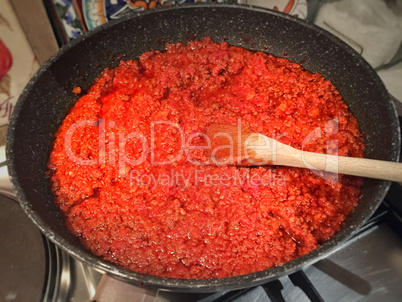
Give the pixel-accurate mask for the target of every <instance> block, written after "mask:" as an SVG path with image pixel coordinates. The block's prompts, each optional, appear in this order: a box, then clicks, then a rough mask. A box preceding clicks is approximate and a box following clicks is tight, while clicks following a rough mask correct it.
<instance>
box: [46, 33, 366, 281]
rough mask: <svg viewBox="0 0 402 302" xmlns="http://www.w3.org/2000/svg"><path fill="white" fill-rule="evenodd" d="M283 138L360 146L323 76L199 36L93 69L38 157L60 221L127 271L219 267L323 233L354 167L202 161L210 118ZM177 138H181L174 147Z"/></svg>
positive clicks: (345, 198) (277, 255) (349, 206)
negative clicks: (344, 170) (329, 169)
mask: <svg viewBox="0 0 402 302" xmlns="http://www.w3.org/2000/svg"><path fill="white" fill-rule="evenodd" d="M239 119H240V121H241V124H242V126H244V127H247V128H250V129H251V130H254V131H257V132H260V133H263V134H265V135H267V136H271V137H274V138H276V139H277V140H279V141H280V142H282V143H286V144H289V145H291V146H293V147H295V148H299V149H303V150H307V151H314V152H321V153H331V154H334V153H336V152H337V153H338V154H339V155H344V156H354V157H362V156H363V151H364V144H363V139H362V136H361V133H360V131H359V128H358V123H357V121H356V119H355V118H354V117H353V116H352V114H351V113H350V112H349V111H348V108H347V105H346V104H345V103H344V102H343V100H342V97H341V95H340V94H339V92H338V91H337V90H336V88H335V87H334V86H333V85H332V84H331V83H330V82H329V81H327V80H325V79H324V77H323V76H322V75H320V74H318V73H316V74H312V73H311V72H309V71H307V70H305V69H304V68H303V67H301V66H300V65H298V64H295V63H292V62H290V61H289V60H287V59H282V58H276V57H274V56H273V55H270V54H266V53H263V52H251V51H248V50H246V49H243V48H239V47H234V46H230V45H228V44H227V43H221V44H216V43H214V42H212V41H211V40H210V39H209V38H204V39H202V40H201V41H194V42H191V43H189V44H188V45H184V44H181V43H177V44H170V45H167V47H166V51H165V52H159V51H150V52H146V53H144V54H142V55H141V56H140V57H139V59H138V60H128V61H121V62H120V64H119V66H118V67H116V68H114V69H106V70H105V71H104V72H103V73H102V74H101V75H100V76H99V77H98V79H97V80H96V82H95V83H94V85H93V86H92V87H91V88H90V90H89V91H88V92H87V93H86V94H85V95H84V96H82V97H81V98H80V99H79V101H78V102H77V103H76V104H75V106H74V107H73V108H72V110H71V111H70V112H69V114H68V115H67V117H66V118H65V120H64V122H63V123H62V126H61V127H60V129H59V131H58V132H57V134H56V139H55V142H54V147H53V150H52V152H51V155H50V159H49V162H48V167H49V171H50V178H51V188H52V192H53V193H54V196H55V202H56V204H57V206H58V207H59V208H60V210H61V211H62V212H63V213H64V215H65V220H66V225H67V227H68V228H69V230H70V231H71V232H72V233H73V234H74V235H76V236H77V237H79V238H80V240H81V241H82V243H83V245H84V246H85V247H86V248H88V249H89V250H91V251H92V253H94V254H95V255H98V256H100V257H102V258H103V259H105V260H107V261H110V262H112V263H115V264H117V265H118V266H120V267H123V268H126V269H129V270H133V271H135V272H140V273H146V274H152V275H157V276H162V277H174V278H221V277H228V276H236V275H241V274H247V273H251V272H256V271H261V270H264V269H267V268H270V267H273V266H278V265H281V264H283V263H286V262H288V261H291V260H293V259H295V258H298V257H300V256H302V255H304V254H306V253H309V252H310V251H312V250H314V249H316V248H317V247H318V246H319V245H320V244H322V243H323V242H325V241H326V240H328V239H329V238H330V237H331V236H333V235H334V234H335V233H336V232H337V231H338V230H339V229H340V228H341V225H342V222H343V221H344V220H345V218H346V216H347V215H348V214H349V213H350V212H351V211H352V210H353V208H354V207H355V206H356V204H357V203H358V201H359V198H360V188H361V185H362V179H360V178H355V177H347V176H344V175H337V178H336V175H327V174H323V173H318V172H314V171H311V170H309V169H299V168H287V167H279V166H264V167H258V168H239V167H234V166H213V165H202V164H200V163H201V162H205V161H207V160H208V157H209V155H210V152H211V150H208V148H207V147H205V148H194V146H198V147H200V146H207V145H206V140H205V138H204V137H202V136H200V135H198V134H197V133H203V132H204V131H205V127H206V126H207V125H209V124H210V123H212V122H215V123H223V124H236V123H237V122H238V121H239ZM183 139H184V140H185V141H186V142H187V143H186V144H185V146H184V148H183V146H182V141H183Z"/></svg>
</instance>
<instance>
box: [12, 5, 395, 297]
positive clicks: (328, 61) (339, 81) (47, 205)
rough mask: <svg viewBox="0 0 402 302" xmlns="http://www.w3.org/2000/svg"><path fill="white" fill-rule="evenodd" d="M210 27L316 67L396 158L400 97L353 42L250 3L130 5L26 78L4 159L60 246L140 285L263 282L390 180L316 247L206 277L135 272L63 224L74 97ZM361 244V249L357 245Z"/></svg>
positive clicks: (378, 149) (370, 206)
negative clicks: (62, 147) (58, 141)
mask: <svg viewBox="0 0 402 302" xmlns="http://www.w3.org/2000/svg"><path fill="white" fill-rule="evenodd" d="M204 36H210V37H212V39H213V40H214V41H216V42H221V41H227V42H229V43H230V44H232V45H237V46H241V47H245V48H248V49H252V50H261V51H265V52H270V53H272V54H274V55H276V56H278V57H284V56H285V52H286V53H287V55H286V57H287V58H288V59H290V60H291V61H293V62H296V63H301V64H302V65H303V66H304V67H305V68H306V69H308V70H310V71H312V72H320V73H321V74H323V75H324V77H325V78H326V79H328V80H330V81H331V82H332V83H333V84H334V85H335V86H336V87H337V88H338V90H339V91H340V93H341V94H342V96H343V98H344V100H345V101H346V103H347V104H348V105H349V107H350V110H351V111H352V113H353V114H354V115H355V116H356V118H357V120H358V121H359V123H360V128H361V130H362V131H363V132H364V133H365V134H366V136H365V143H366V154H365V156H366V157H368V158H373V159H382V160H392V161H396V160H397V159H398V156H399V149H400V141H399V124H398V119H397V114H396V111H395V108H394V105H393V103H392V101H391V98H390V96H389V95H388V93H387V91H386V89H385V88H384V86H383V84H382V82H381V81H380V79H379V78H378V76H377V74H376V73H375V72H374V71H373V69H372V68H371V67H370V66H369V65H368V64H367V63H366V62H365V61H364V60H363V59H362V58H361V57H360V55H359V54H357V53H356V52H355V51H353V50H352V49H351V48H350V47H348V46H347V45H346V44H344V43H343V42H341V41H340V40H339V39H337V38H335V37H333V36H332V35H330V34H329V33H327V32H325V31H324V30H322V29H319V28H318V27H316V26H314V25H312V24H308V23H306V22H304V21H301V20H298V19H295V18H294V17H291V16H288V15H284V14H281V13H278V12H274V11H270V10H265V9H260V8H254V7H244V6H231V5H212V6H211V5H190V6H178V7H174V8H168V9H166V8H165V9H164V8H161V9H155V10H150V11H146V12H144V13H141V14H132V15H129V16H125V17H123V18H122V19H120V20H118V21H116V22H111V23H108V24H105V25H104V26H101V27H100V28H98V29H96V30H94V31H92V32H89V33H88V34H86V35H84V36H82V37H80V38H78V39H77V40H75V41H73V42H72V43H70V44H69V45H66V46H65V47H63V48H62V49H61V50H60V51H59V52H58V53H57V54H56V55H55V56H54V57H52V58H51V59H50V60H49V61H48V62H46V63H45V64H44V65H43V66H42V68H41V69H40V70H39V71H38V72H37V73H36V74H35V75H34V77H33V78H32V80H31V81H30V82H29V83H28V85H27V86H26V88H25V90H24V92H23V93H22V95H21V97H20V99H19V100H18V102H17V104H16V107H15V109H14V112H13V115H12V118H11V122H10V125H9V130H8V137H7V159H8V168H9V174H10V178H11V181H12V183H13V186H14V191H15V193H16V195H17V197H18V199H19V201H20V204H21V206H22V208H23V209H24V210H25V212H26V213H27V215H28V216H29V217H30V218H31V219H32V220H33V221H34V222H35V224H36V225H37V226H38V227H39V228H40V230H41V231H42V232H43V233H44V234H45V235H46V236H47V237H48V238H49V239H50V240H51V241H53V242H54V243H55V244H56V245H58V246H59V247H61V248H62V249H64V250H66V251H67V252H68V253H69V254H70V255H71V256H73V257H75V258H77V259H78V260H80V261H82V262H84V263H86V264H88V265H91V266H93V267H96V268H98V269H101V270H103V271H105V272H107V273H109V274H110V275H112V276H114V277H116V278H118V279H121V280H123V281H126V282H130V283H132V284H135V285H140V286H146V287H154V288H164V289H171V290H177V291H194V292H212V291H218V290H223V289H237V288H243V287H249V286H253V285H258V284H261V283H264V282H268V281H270V280H273V279H276V278H278V277H280V276H282V275H285V274H289V273H292V272H294V271H296V270H299V269H301V268H303V267H305V266H308V265H310V264H312V263H314V262H316V261H318V260H320V259H321V258H323V257H325V256H326V255H328V253H330V252H331V251H332V250H333V249H334V248H336V247H337V246H338V245H339V244H340V243H341V242H343V241H344V240H346V239H347V238H349V237H350V236H351V235H353V233H354V232H355V231H356V230H358V229H359V227H361V226H362V225H363V224H364V222H365V221H366V220H367V219H368V218H369V217H370V216H371V215H372V214H373V212H374V211H375V209H376V208H377V206H378V205H379V204H380V203H381V201H382V199H383V198H384V196H385V194H386V191H387V190H388V188H389V185H390V183H389V182H386V181H380V180H374V179H367V180H366V181H365V184H364V187H363V189H362V199H361V202H360V203H359V204H358V206H357V207H356V208H355V210H354V211H353V212H352V213H351V214H350V215H349V216H348V217H347V219H346V221H345V223H344V225H343V227H342V229H341V230H340V231H339V232H338V233H337V234H336V235H335V236H334V237H332V238H331V239H330V240H328V241H327V242H326V243H325V244H323V245H322V246H320V247H319V248H318V249H316V250H314V251H313V252H311V253H309V254H307V255H305V256H303V257H300V258H298V259H296V260H293V261H291V262H288V263H286V264H284V265H281V266H277V267H273V268H270V269H267V270H264V271H261V272H256V273H252V274H247V275H242V276H237V277H230V278H222V279H208V280H196V279H194V280H183V279H173V278H161V277H155V276H151V275H146V274H138V273H135V272H131V271H128V270H124V269H121V268H119V267H117V266H115V265H113V264H110V263H108V262H106V261H103V260H101V259H99V258H98V257H96V256H94V255H92V254H91V253H90V252H89V251H87V250H86V249H84V248H83V246H82V245H81V243H80V241H79V240H78V238H76V237H74V236H73V235H72V234H70V233H69V232H68V231H67V228H66V227H65V225H64V219H63V216H62V214H61V213H60V212H59V210H58V209H57V208H56V206H55V205H54V203H53V196H52V194H51V191H50V186H49V179H47V178H46V176H45V172H46V162H47V160H48V156H49V153H50V150H51V147H52V143H53V140H54V135H55V133H56V131H57V129H58V128H59V126H60V125H61V122H62V120H63V118H64V117H65V115H66V114H67V112H68V110H69V109H70V108H71V107H72V105H73V104H74V103H75V102H76V101H77V99H78V97H77V96H75V95H74V94H73V93H72V92H71V91H72V90H73V88H74V85H76V84H77V85H79V86H80V87H81V88H82V89H83V91H85V90H87V89H88V88H89V87H90V86H91V84H92V83H93V81H94V80H95V78H96V77H97V75H99V73H100V72H101V71H102V70H103V69H104V68H106V67H114V66H116V65H117V64H118V59H119V58H120V57H123V58H124V59H135V58H137V57H138V56H139V55H140V54H142V53H143V52H145V51H149V50H152V49H159V50H163V49H164V45H165V43H166V42H179V41H180V42H185V43H186V42H188V41H189V40H193V39H200V38H202V37H204ZM356 252H357V253H359V252H360V251H356Z"/></svg>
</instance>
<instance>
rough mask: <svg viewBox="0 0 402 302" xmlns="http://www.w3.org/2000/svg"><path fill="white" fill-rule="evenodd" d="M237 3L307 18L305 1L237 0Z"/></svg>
mask: <svg viewBox="0 0 402 302" xmlns="http://www.w3.org/2000/svg"><path fill="white" fill-rule="evenodd" d="M238 3H239V4H248V5H254V6H260V7H264V8H270V9H273V10H277V11H280V12H284V13H287V14H290V15H292V16H295V17H298V18H301V19H306V18H307V0H238Z"/></svg>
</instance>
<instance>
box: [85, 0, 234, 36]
mask: <svg viewBox="0 0 402 302" xmlns="http://www.w3.org/2000/svg"><path fill="white" fill-rule="evenodd" d="M194 2H215V3H236V1H235V0H142V1H136V0H82V12H83V15H84V19H85V24H86V26H87V28H88V29H92V28H95V27H97V26H99V25H101V24H104V23H106V22H107V21H109V20H113V19H117V18H119V17H121V16H122V15H124V14H127V13H129V12H132V11H142V10H145V9H150V8H154V7H156V6H168V5H177V4H183V3H194Z"/></svg>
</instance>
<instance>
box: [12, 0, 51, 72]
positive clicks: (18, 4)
mask: <svg viewBox="0 0 402 302" xmlns="http://www.w3.org/2000/svg"><path fill="white" fill-rule="evenodd" d="M10 2H11V5H12V6H13V8H14V11H15V13H16V14H17V16H18V19H19V21H20V23H21V26H22V28H23V30H24V32H25V34H26V36H27V38H28V41H29V43H30V44H31V46H32V49H33V51H34V53H35V55H36V58H37V59H38V61H39V63H40V64H41V65H42V64H43V63H45V62H46V61H47V60H48V59H49V58H50V57H51V56H52V55H53V54H54V53H56V52H57V51H58V50H59V47H58V45H57V41H56V38H55V36H54V33H53V29H52V26H51V25H50V22H49V19H48V17H47V13H46V10H45V7H44V5H43V1H42V0H10Z"/></svg>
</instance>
